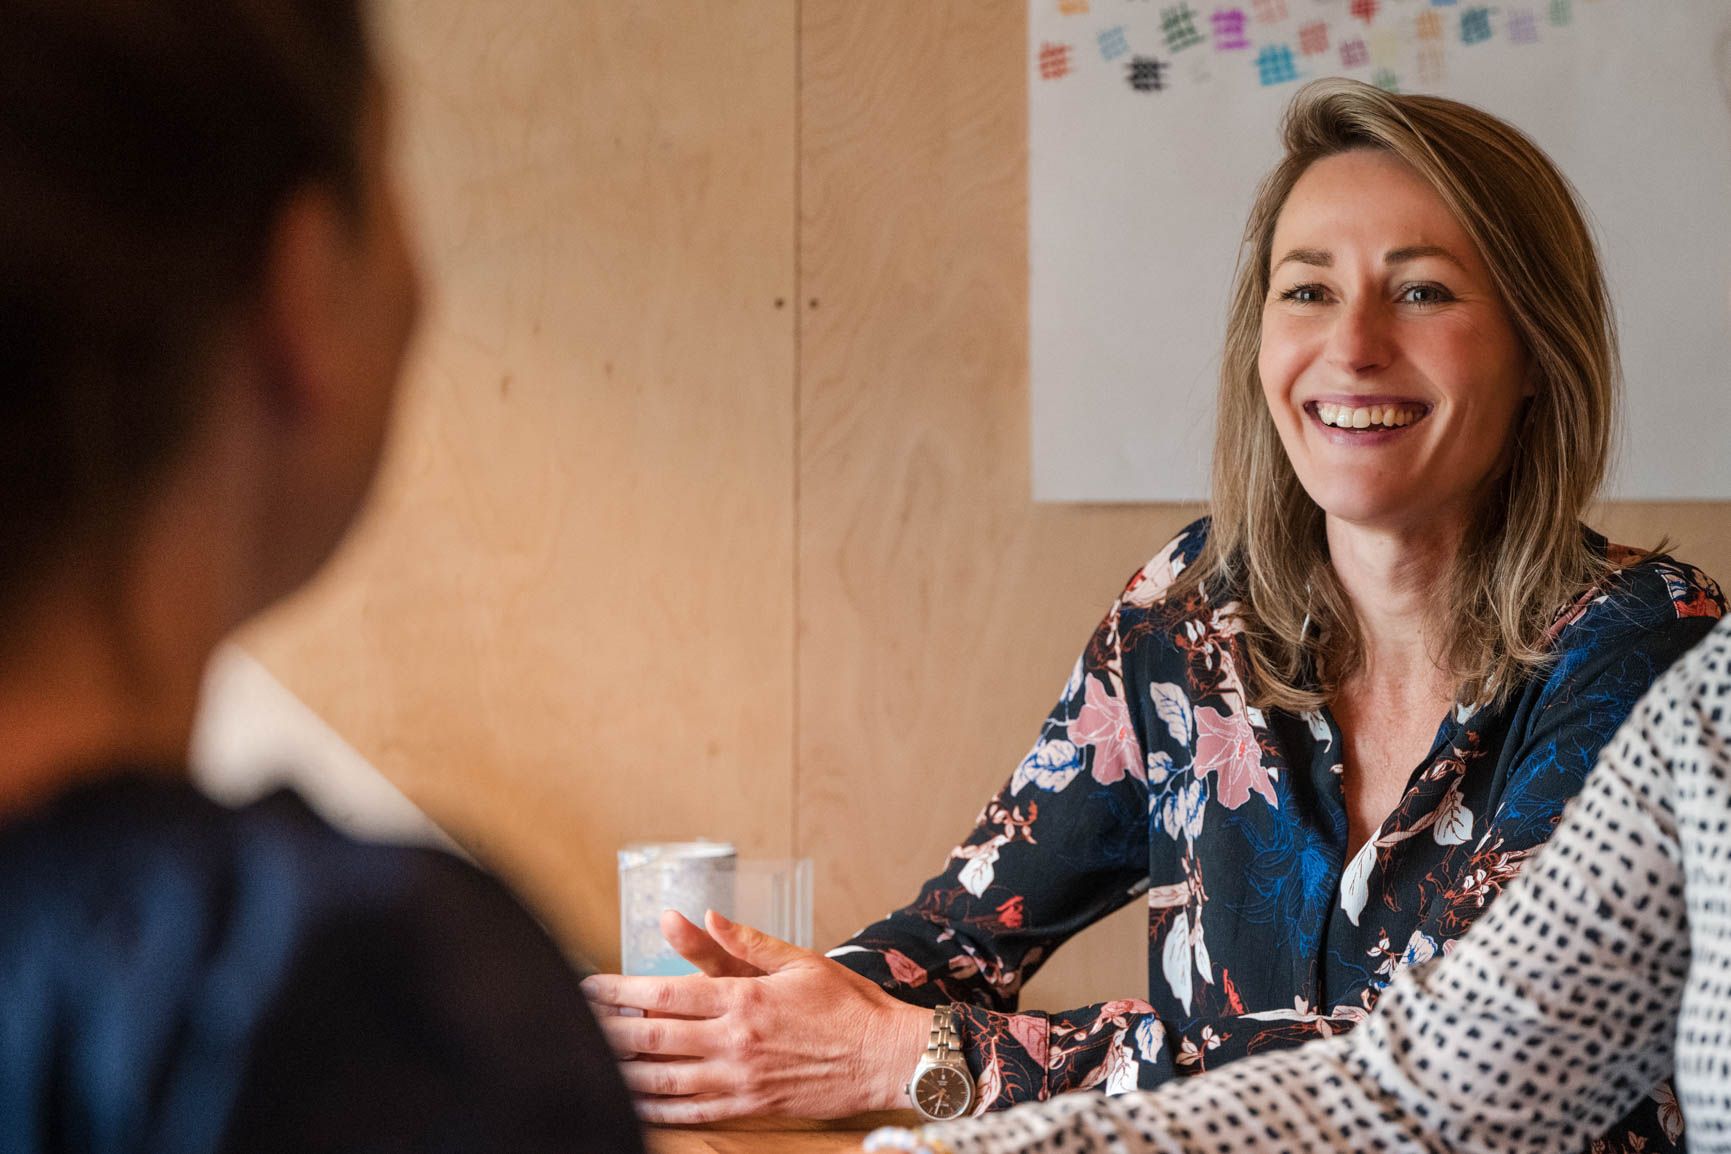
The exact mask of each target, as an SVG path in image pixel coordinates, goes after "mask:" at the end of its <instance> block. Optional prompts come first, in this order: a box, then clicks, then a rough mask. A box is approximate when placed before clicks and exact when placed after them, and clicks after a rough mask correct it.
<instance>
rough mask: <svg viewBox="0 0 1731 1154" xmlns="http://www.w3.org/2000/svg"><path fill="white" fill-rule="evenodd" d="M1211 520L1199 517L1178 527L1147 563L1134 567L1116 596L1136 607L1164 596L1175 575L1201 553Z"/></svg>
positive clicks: (1187, 566) (1176, 577)
mask: <svg viewBox="0 0 1731 1154" xmlns="http://www.w3.org/2000/svg"><path fill="white" fill-rule="evenodd" d="M1212 523H1213V522H1212V519H1211V518H1209V517H1199V518H1197V519H1196V520H1194V521H1192V522H1190V524H1188V525H1186V526H1184V528H1182V529H1180V530H1179V531H1178V532H1177V534H1176V535H1175V536H1173V537H1172V539H1171V540H1169V541H1167V542H1166V544H1164V545H1162V546H1161V547H1160V550H1159V552H1157V553H1155V554H1154V556H1153V557H1152V558H1150V559H1149V561H1148V563H1147V564H1146V565H1143V566H1142V567H1141V568H1140V569H1138V570H1137V571H1136V573H1135V574H1134V575H1133V576H1132V577H1131V578H1130V581H1129V583H1128V584H1126V585H1125V586H1124V592H1123V594H1122V595H1121V597H1120V598H1119V600H1121V601H1122V602H1123V603H1124V604H1125V605H1128V606H1133V607H1135V608H1147V607H1148V606H1151V605H1154V604H1156V603H1158V602H1160V601H1162V600H1164V599H1165V597H1166V594H1167V592H1168V591H1170V590H1171V588H1172V584H1173V582H1174V581H1176V580H1177V579H1178V575H1179V574H1180V573H1182V572H1184V570H1185V569H1188V568H1189V567H1190V566H1191V565H1193V564H1195V563H1196V559H1197V558H1198V557H1200V556H1201V555H1202V547H1203V546H1204V545H1205V544H1207V542H1208V531H1209V527H1210V526H1211V525H1212Z"/></svg>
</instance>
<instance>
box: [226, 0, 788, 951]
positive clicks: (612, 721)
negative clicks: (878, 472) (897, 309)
mask: <svg viewBox="0 0 1731 1154" xmlns="http://www.w3.org/2000/svg"><path fill="white" fill-rule="evenodd" d="M794 16H795V12H794V4H793V0H754V2H752V3H741V4H725V5H722V4H698V5H680V6H677V7H674V6H666V5H644V4H640V3H636V2H635V0H584V3H581V4H572V3H568V2H567V0H516V2H514V3H511V4H473V3H468V2H465V0H397V2H396V3H393V4H389V5H387V6H386V21H385V25H386V38H387V40H388V42H389V44H390V46H391V49H392V52H393V54H394V56H395V58H396V62H397V65H398V69H397V72H398V77H399V80H400V85H399V91H400V100H399V124H400V127H401V132H400V139H401V150H402V153H403V156H404V158H405V161H406V164H407V171H408V174H409V177H410V180H409V184H410V186H411V194H412V195H411V197H410V199H411V202H412V204H413V207H414V208H415V210H416V215H417V216H418V217H419V221H420V223H421V225H422V226H423V227H422V230H421V232H422V236H423V247H424V250H425V256H426V270H427V272H428V274H429V279H430V286H431V289H432V293H433V307H432V309H431V313H430V316H429V318H428V323H427V325H426V327H425V329H424V339H423V341H422V343H421V346H420V351H419V356H418V359H417V364H416V366H415V369H414V371H413V372H412V374H411V376H412V381H411V384H410V387H409V389H408V391H407V393H406V395H405V397H404V399H403V411H402V413H401V424H400V432H399V436H398V438H397V443H396V445H395V449H394V453H393V457H392V459H391V462H390V465H389V468H388V470H387V472H386V474H385V476H384V477H383V480H382V488H381V492H380V500H379V502H378V504H377V506H376V508H375V510H374V512H373V515H372V516H371V517H370V519H369V521H368V523H367V524H366V526H365V528H364V531H363V532H362V533H361V535H360V536H359V537H358V539H357V540H355V541H354V542H352V544H351V547H350V548H349V549H348V550H347V552H346V554H345V555H344V556H343V557H342V558H341V562H340V564H339V565H338V566H337V567H336V568H335V569H333V571H331V572H330V573H329V574H328V576H327V578H326V579H325V580H324V581H322V582H321V584H320V585H319V586H318V587H317V588H316V589H315V590H313V591H312V592H311V593H310V594H309V595H307V596H305V597H304V598H303V599H302V600H301V601H300V602H298V603H296V604H294V605H292V606H290V607H289V608H287V609H286V610H285V611H283V612H281V613H279V614H278V615H277V616H276V617H274V618H273V619H271V620H268V621H266V622H265V623H263V624H262V625H261V626H260V627H259V628H257V629H256V630H254V631H253V632H252V633H251V634H250V635H249V636H248V638H247V639H246V642H247V645H248V646H249V648H251V649H252V651H253V652H255V653H257V654H259V655H260V656H261V657H262V658H263V660H264V661H265V663H266V664H267V665H268V666H269V667H270V668H271V669H272V670H273V671H274V672H275V673H276V674H277V675H278V676H279V677H280V678H282V680H283V681H284V682H285V683H286V684H287V685H288V686H290V687H291V688H292V689H294V690H295V691H296V692H297V693H298V694H299V695H300V696H302V697H303V698H304V699H305V700H306V701H308V702H309V703H310V704H311V705H312V706H313V707H314V708H315V709H316V710H317V711H318V712H319V713H320V714H322V715H323V716H324V717H325V718H327V719H328V720H329V721H330V722H331V723H332V724H333V725H334V726H335V727H336V728H337V729H338V731H339V732H341V733H342V734H343V735H344V736H345V737H346V738H347V739H348V740H349V741H350V742H351V743H352V744H354V745H355V746H356V747H357V748H358V749H360V750H361V752H362V753H364V754H365V755H366V756H367V757H368V758H369V759H371V760H372V761H374V762H375V763H376V764H377V765H379V766H380V767H381V768H382V769H383V770H384V771H385V772H386V773H387V774H388V775H389V776H390V777H391V778H392V779H393V780H394V781H395V782H396V783H397V784H398V785H399V786H400V787H401V788H402V789H403V790H404V791H405V792H406V793H407V794H408V795H409V796H410V797H411V798H412V799H413V800H415V801H417V802H418V803H420V804H421V805H422V806H423V807H424V808H425V809H426V810H427V811H428V812H429V813H430V814H431V815H432V816H433V817H434V818H435V819H436V820H438V821H439V822H440V823H442V824H443V825H445V826H446V827H447V828H449V829H451V830H452V831H453V833H454V834H455V835H456V836H457V837H458V838H459V839H460V840H462V841H463V842H464V843H465V844H466V845H468V846H469V847H470V848H471V849H473V850H474V851H475V852H476V853H477V854H478V856H480V857H482V858H483V859H485V860H488V861H490V862H492V863H494V864H496V865H497V866H499V867H500V868H501V869H502V870H503V872H505V873H506V874H507V875H508V876H510V877H511V878H512V879H513V880H515V881H516V882H517V883H518V884H520V885H521V886H523V887H525V888H526V889H527V891H528V892H529V894H530V896H531V897H532V899H533V900H534V901H535V902H536V904H537V905H538V906H539V908H540V909H542V910H543V911H544V913H545V914H546V915H547V916H548V917H549V919H550V920H551V922H552V923H553V924H554V925H555V926H556V927H557V928H558V929H559V930H560V931H562V932H563V934H564V935H565V936H566V937H567V938H568V939H569V940H580V941H581V942H583V943H584V944H585V945H587V946H588V947H590V948H591V949H592V950H593V952H594V953H595V954H596V955H597V956H598V960H600V961H601V962H603V963H604V964H611V963H612V962H613V961H614V960H615V958H616V951H617V932H616V924H617V923H616V918H617V914H616V898H615V893H614V883H613V877H614V873H613V853H614V850H615V849H616V848H617V847H618V845H619V844H620V843H621V842H623V841H625V840H628V839H631V838H638V837H660V838H666V837H689V836H693V835H697V834H707V835H709V836H712V837H724V838H732V839H735V840H737V841H738V842H740V844H741V845H742V846H744V847H745V848H746V849H748V850H751V851H754V852H759V853H762V852H775V853H786V852H787V850H788V848H789V841H790V837H791V810H790V805H791V793H792V750H791V732H792V723H793V722H792V705H791V701H792V688H793V686H792V668H793V619H792V613H791V609H790V604H791V600H792V592H793V586H792V582H793V577H792V573H793V558H792V532H793V530H792V526H793V506H792V481H793V412H794V396H793V371H794V360H793V347H794V346H793V342H794V320H793V317H794V313H795V310H794V308H793V307H792V298H793V291H794V255H795V254H794V224H795V211H794V201H793V196H794V179H795V167H794V151H793V150H794V141H795V133H794V113H795V101H794V92H795V87H794V85H795V67H796V55H795V51H794V35H795V27H796V25H795V18H794Z"/></svg>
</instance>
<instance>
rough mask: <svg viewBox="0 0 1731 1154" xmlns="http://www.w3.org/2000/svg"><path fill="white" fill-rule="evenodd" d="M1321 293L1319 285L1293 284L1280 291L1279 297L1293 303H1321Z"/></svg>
mask: <svg viewBox="0 0 1731 1154" xmlns="http://www.w3.org/2000/svg"><path fill="white" fill-rule="evenodd" d="M1323 295H1324V294H1323V291H1322V286H1321V285H1314V284H1301V285H1294V286H1293V287H1292V288H1289V289H1287V290H1286V291H1285V292H1283V293H1281V294H1280V299H1281V300H1283V301H1293V302H1294V303H1296V304H1301V305H1314V304H1321V303H1322V300H1323Z"/></svg>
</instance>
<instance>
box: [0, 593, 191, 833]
mask: <svg viewBox="0 0 1731 1154" xmlns="http://www.w3.org/2000/svg"><path fill="white" fill-rule="evenodd" d="M49 604H50V605H53V606H54V608H53V610H52V611H48V612H38V613H35V614H32V618H33V620H35V621H36V622H37V623H38V625H37V627H36V628H35V629H33V630H31V631H30V633H29V635H28V637H29V640H28V642H27V643H25V644H21V645H19V646H18V647H16V648H13V649H11V650H10V651H9V652H8V653H7V655H6V667H5V671H4V673H0V823H3V822H5V821H7V820H9V819H11V818H13V817H15V816H16V815H18V814H21V813H23V812H25V811H28V810H30V809H34V808H36V807H37V806H39V805H41V804H42V803H43V802H45V801H47V800H48V799H50V798H52V797H53V796H55V795H56V794H59V793H63V792H65V791H66V790H68V789H70V788H73V787H75V786H78V785H83V784H87V783H89V782H92V781H96V780H99V779H101V778H103V777H106V776H110V775H112V774H114V773H116V772H118V771H123V770H124V771H134V772H146V773H159V774H183V773H184V772H185V770H184V765H185V761H186V754H187V747H188V745H189V743H190V741H191V736H192V725H193V719H194V716H195V714H196V711H197V707H198V688H199V675H200V672H201V670H200V666H199V663H198V662H196V661H181V662H178V663H165V662H162V661H160V660H155V659H153V658H154V656H155V655H152V654H147V653H145V652H143V651H140V652H139V653H138V654H137V661H136V662H135V663H134V662H132V661H130V660H128V661H125V662H124V663H123V660H122V658H121V657H120V656H119V655H118V654H117V652H116V647H115V645H114V642H113V639H112V635H111V632H110V626H109V623H107V622H105V621H103V620H102V619H101V617H100V616H99V615H97V614H93V613H91V612H89V611H88V610H80V609H78V608H75V607H74V606H73V605H71V604H67V603H65V602H64V601H55V602H50V603H49ZM131 656H132V655H130V654H128V655H127V657H128V658H130V657H131Z"/></svg>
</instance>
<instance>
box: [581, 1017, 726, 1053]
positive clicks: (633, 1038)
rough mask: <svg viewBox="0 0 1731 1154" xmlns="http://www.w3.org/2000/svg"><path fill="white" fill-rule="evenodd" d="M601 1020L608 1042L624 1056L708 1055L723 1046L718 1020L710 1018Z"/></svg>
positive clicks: (608, 1018) (621, 1018)
mask: <svg viewBox="0 0 1731 1154" xmlns="http://www.w3.org/2000/svg"><path fill="white" fill-rule="evenodd" d="M599 1022H600V1026H601V1032H602V1033H603V1034H605V1035H607V1043H608V1045H610V1046H612V1047H613V1052H614V1053H615V1054H618V1055H620V1056H621V1057H624V1056H627V1055H638V1054H654V1055H657V1056H660V1057H667V1058H707V1057H709V1056H710V1055H711V1054H714V1053H716V1052H718V1051H719V1050H721V1049H722V1048H723V1047H722V1045H721V1034H720V1031H719V1030H718V1029H717V1027H716V1023H715V1022H713V1021H710V1020H707V1019H703V1020H696V1021H688V1020H686V1019H684V1018H626V1017H607V1018H601V1019H599Z"/></svg>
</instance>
